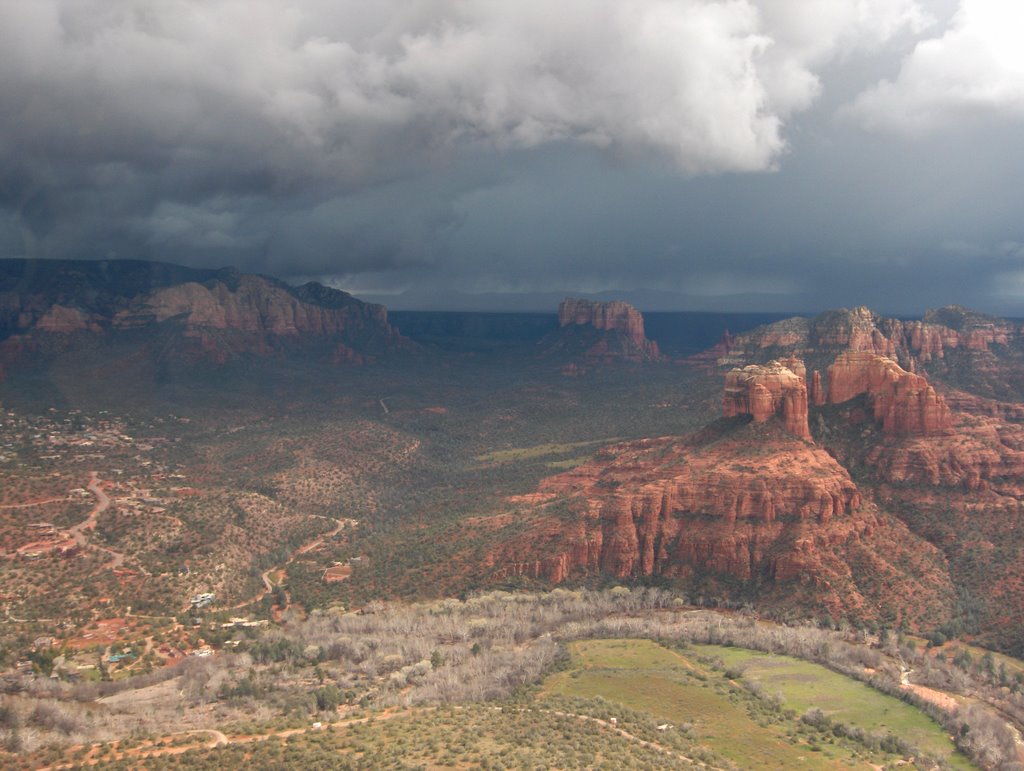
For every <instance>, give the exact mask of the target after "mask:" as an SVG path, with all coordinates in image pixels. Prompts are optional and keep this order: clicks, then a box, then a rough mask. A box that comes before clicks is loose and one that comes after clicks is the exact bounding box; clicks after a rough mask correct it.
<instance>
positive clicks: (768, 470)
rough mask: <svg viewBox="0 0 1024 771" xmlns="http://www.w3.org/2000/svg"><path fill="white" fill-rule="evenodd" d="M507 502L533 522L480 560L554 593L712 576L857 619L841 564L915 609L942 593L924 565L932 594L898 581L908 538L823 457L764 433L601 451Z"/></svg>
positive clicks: (931, 552)
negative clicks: (761, 585) (614, 579)
mask: <svg viewBox="0 0 1024 771" xmlns="http://www.w3.org/2000/svg"><path fill="white" fill-rule="evenodd" d="M517 503H520V504H524V505H527V506H529V507H531V508H534V510H535V511H536V512H537V516H538V519H536V520H535V522H534V524H533V525H531V527H530V529H529V531H528V532H527V533H526V534H524V535H523V536H521V537H520V538H519V539H518V540H516V541H513V542H511V543H505V544H502V545H500V546H499V547H497V548H496V549H495V550H494V551H493V552H492V553H491V555H490V558H489V563H490V564H491V565H493V566H494V569H495V571H496V573H497V575H498V576H508V575H527V576H532V577H537V578H543V579H546V580H550V581H554V582H560V581H563V580H565V579H567V578H569V577H572V576H579V575H586V574H593V573H604V574H609V575H614V576H618V577H621V578H629V577H639V576H648V575H660V576H665V577H670V578H676V579H683V580H685V579H690V578H694V577H699V576H708V575H723V576H731V577H733V578H735V579H739V580H741V581H763V582H765V585H766V586H768V587H770V586H779V587H780V588H779V592H780V595H779V596H780V597H782V598H784V599H782V600H781V601H782V602H792V595H793V593H792V590H785V589H783V588H781V585H784V584H789V585H790V586H792V585H793V582H797V583H798V584H799V585H801V586H806V587H808V589H807V591H808V592H809V593H810V594H811V595H813V596H814V597H815V598H816V599H815V602H822V603H826V604H830V603H837V604H838V605H839V606H841V607H842V608H846V609H849V608H851V607H856V608H858V609H860V610H861V611H862V612H863V613H864V614H866V615H867V616H870V614H872V613H874V612H876V609H877V607H878V605H877V604H876V600H871V601H867V600H866V599H865V597H864V596H863V595H862V594H861V590H860V589H858V588H857V586H856V585H855V582H854V581H853V579H852V578H851V576H852V575H853V570H854V568H852V567H851V562H856V563H857V564H861V563H862V562H863V561H864V560H865V555H873V556H871V557H870V560H869V562H870V561H873V562H874V564H871V566H870V569H876V568H877V569H879V570H882V572H884V574H885V575H887V576H888V577H889V579H887V580H890V579H891V580H892V581H894V582H896V583H900V584H901V585H903V584H904V582H907V585H906V587H905V588H906V589H909V590H910V591H914V592H917V591H920V592H921V597H922V598H927V599H926V600H923V601H927V602H931V598H932V597H933V596H934V595H935V594H936V593H941V594H943V596H944V595H946V594H950V595H951V594H952V592H950V591H949V587H948V578H943V577H942V576H941V573H940V572H938V571H935V572H936V574H937V577H933V576H932V575H931V572H932V569H933V567H934V566H932V567H928V568H921V570H922V572H927V573H928V579H927V580H928V581H934V583H932V584H929V583H927V582H926V581H923V580H920V581H919V580H918V579H916V578H913V577H912V576H909V575H908V573H913V572H914V571H916V570H918V567H914V568H913V569H912V570H908V568H907V565H908V564H910V563H911V562H912V561H913V560H911V559H907V555H905V554H904V553H903V551H902V549H903V548H905V547H901V546H900V543H904V544H906V543H908V542H909V541H911V540H912V536H911V535H910V534H909V532H908V531H906V529H905V528H903V527H902V526H900V525H899V524H898V523H895V522H893V521H891V520H890V519H889V518H887V517H885V516H884V515H880V514H879V513H878V512H877V511H876V510H875V508H874V507H873V506H872V505H870V504H867V505H865V504H862V501H861V496H860V493H859V491H858V490H857V487H856V486H855V485H854V483H853V481H852V480H851V479H850V476H849V474H848V473H847V472H846V470H845V469H843V468H842V467H841V466H840V465H839V464H838V463H837V462H836V461H835V460H834V459H833V458H832V457H831V456H830V455H829V454H828V453H826V452H825V451H824V450H821V449H818V448H817V447H815V446H814V445H812V444H809V443H807V442H802V441H799V440H797V439H795V438H794V437H792V436H790V435H789V434H787V433H786V432H784V431H781V430H774V429H772V428H771V426H770V424H769V425H768V426H767V427H764V426H753V425H752V426H747V427H743V428H741V429H738V430H735V431H733V432H732V433H730V434H727V435H725V436H720V435H711V434H706V435H703V436H700V435H697V436H693V437H689V438H684V439H681V438H673V437H665V438H661V439H649V440H639V441H635V442H629V443H625V444H621V445H616V446H613V447H609V448H607V449H606V450H605V451H603V452H602V453H600V454H599V455H598V457H597V458H595V460H593V461H591V462H589V463H587V464H584V465H582V466H579V467H577V468H576V469H574V470H573V471H571V472H568V473H565V474H561V475H559V476H556V477H552V478H550V479H547V480H545V481H544V482H543V483H542V484H541V485H540V487H539V489H538V493H537V494H536V495H535V496H530V498H529V500H527V499H526V498H520V499H518V500H517ZM548 512H551V513H550V514H549V513H548ZM523 516H527V515H523ZM915 548H916V549H918V552H919V554H918V557H916V558H915V559H919V560H920V561H921V562H922V563H928V565H931V564H932V563H933V562H935V561H936V559H937V552H936V550H935V549H934V548H932V547H930V546H929V545H927V544H924V546H923V547H920V546H915ZM848 560H850V561H848ZM888 600H891V598H888Z"/></svg>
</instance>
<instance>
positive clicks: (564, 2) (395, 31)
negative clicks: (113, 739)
mask: <svg viewBox="0 0 1024 771" xmlns="http://www.w3.org/2000/svg"><path fill="white" fill-rule="evenodd" d="M1021 40H1024V5H1021V4H1019V3H1015V2H1010V1H1009V0H945V1H944V2H940V1H938V0H935V1H934V2H933V1H932V0H559V1H558V2H551V0H514V2H513V1H510V0H447V1H445V0H373V2H366V1H365V0H292V1H291V2H283V1H282V0H0V256H8V257H22V256H30V257H70V258H92V259H96V258H143V259H157V260H165V261H170V262H178V263H184V264H189V265H203V266H223V265H236V266H238V267H240V268H242V269H244V270H251V271H258V272H262V273H267V274H271V275H275V276H279V277H281V278H283V279H285V280H288V281H300V280H304V279H307V278H316V279H319V280H323V281H326V282H329V283H332V284H333V285H336V286H339V287H341V288H346V289H349V290H350V291H353V292H354V293H355V294H356V295H357V296H363V297H371V298H374V299H379V300H382V301H384V302H385V303H386V304H388V305H389V306H391V307H396V308H402V307H405V308H410V307H443V306H445V305H449V306H452V307H455V306H458V307H479V308H484V309H486V308H498V307H501V308H515V307H523V308H536V307H539V306H544V304H545V303H547V302H549V299H548V298H549V294H546V293H551V295H558V294H568V293H598V292H614V293H616V294H618V295H621V296H623V297H626V298H627V299H635V300H636V301H637V302H638V303H639V304H640V305H641V306H645V307H647V308H649V309H652V310H654V309H675V308H680V309H681V308H689V309H718V310H739V309H743V310H794V311H810V310H820V309H824V308H827V307H835V306H844V305H845V306H850V305H855V304H867V305H870V306H872V307H874V308H876V309H878V310H881V311H885V312H899V313H908V314H909V313H917V312H920V311H922V310H924V309H925V308H928V307H933V306H938V305H944V304H948V303H951V302H959V303H962V304H966V305H972V306H974V307H978V308H980V309H983V310H988V311H992V312H998V313H1005V314H1011V315H1024V195H1022V192H1021V188H1022V186H1024V182H1022V181H1024V45H1021V42H1020V41H1021Z"/></svg>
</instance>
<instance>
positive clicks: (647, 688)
mask: <svg viewBox="0 0 1024 771" xmlns="http://www.w3.org/2000/svg"><path fill="white" fill-rule="evenodd" d="M569 648H570V651H571V653H572V659H571V663H570V666H569V668H568V669H567V670H566V671H564V672H560V673H558V674H555V675H553V676H551V677H550V678H548V680H547V681H546V682H545V684H544V690H543V692H544V694H545V695H546V696H549V697H584V698H590V699H593V698H602V699H606V700H608V701H609V702H612V703H614V704H619V705H622V706H625V707H629V708H631V709H633V710H638V711H640V712H643V713H647V714H649V715H651V716H653V717H655V718H656V719H658V720H664V721H666V722H670V723H671V726H672V728H671V729H665V733H667V732H668V731H669V730H672V731H683V732H685V733H687V734H692V736H693V737H694V738H695V740H696V741H697V742H699V744H700V745H703V746H705V747H707V748H709V749H710V750H711V751H713V752H714V753H715V754H718V755H721V756H723V757H725V758H728V759H729V760H730V761H731V762H733V763H735V764H737V765H738V766H740V767H741V768H750V769H756V768H834V767H837V766H844V767H845V766H853V767H864V766H866V765H868V764H869V763H879V764H882V763H885V762H886V761H887V759H893V757H900V756H904V757H906V756H907V755H908V753H909V754H920V753H918V752H917V750H918V749H920V750H922V751H924V752H925V753H927V754H929V755H931V756H934V757H936V758H942V759H943V760H944V761H945V762H948V763H949V764H950V765H951V766H952V767H954V768H972V766H971V765H970V764H969V763H968V762H967V761H966V759H965V758H963V756H961V755H958V754H955V748H954V746H953V744H952V742H950V741H949V739H948V738H947V737H946V736H945V735H944V734H943V732H942V730H941V729H940V728H939V726H938V725H936V724H935V723H934V722H932V721H931V720H930V719H929V718H928V717H927V716H925V715H924V714H923V713H921V712H920V711H919V710H917V709H915V708H914V707H911V706H909V705H907V704H904V703H902V702H900V701H898V700H897V699H894V698H892V697H889V696H885V695H884V694H881V693H879V692H877V691H874V690H872V689H871V688H869V687H867V686H865V685H863V684H861V683H858V682H856V681H854V680H851V679H849V678H846V677H844V676H842V675H839V674H836V673H835V672H832V671H830V670H828V669H825V668H824V667H821V666H819V665H816V664H810V663H807V662H802V661H799V660H796V659H791V658H789V657H768V656H764V655H762V654H758V653H755V652H753V651H745V650H739V649H728V648H722V647H719V646H696V647H694V648H692V649H687V650H685V651H684V652H682V653H681V652H679V651H676V650H670V649H668V648H666V647H664V646H661V645H659V644H657V643H655V642H653V641H650V640H588V641H581V642H576V643H572V644H571V645H570V646H569ZM721 653H724V654H726V655H727V656H728V657H729V662H730V663H729V664H727V668H726V669H725V670H724V671H723V670H722V669H721V668H719V667H714V666H712V665H711V663H710V661H709V659H708V658H707V656H708V655H709V654H715V655H718V654H721ZM723 660H724V659H723ZM776 661H778V662H781V665H782V667H781V668H780V667H779V666H778V665H776ZM740 665H743V666H746V667H748V668H749V669H748V671H749V673H750V674H749V675H748V674H744V675H743V676H742V677H739V676H738V675H737V671H736V667H737V666H740ZM762 674H763V677H764V682H762V680H760V679H759V676H761V675H762ZM776 686H778V687H776ZM768 693H771V695H770V696H769V695H767V694H768ZM814 709H820V710H822V711H826V712H827V714H828V715H829V716H830V717H831V718H833V719H832V720H825V721H820V720H815V718H814V715H815V713H813V712H809V711H810V710H814ZM840 722H841V723H842V724H843V729H841V730H833V729H834V728H835V726H836V725H837V724H839V723H840ZM858 729H859V730H858Z"/></svg>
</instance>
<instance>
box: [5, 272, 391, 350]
mask: <svg viewBox="0 0 1024 771" xmlns="http://www.w3.org/2000/svg"><path fill="white" fill-rule="evenodd" d="M4 270H6V271H8V272H7V273H6V274H4V273H0V333H3V334H6V339H3V340H2V342H0V349H2V350H0V362H3V363H6V364H7V366H10V365H11V364H12V362H15V361H17V360H18V359H19V357H20V354H21V352H23V351H24V350H27V349H33V350H38V349H57V348H60V347H61V345H62V344H67V345H69V344H70V340H71V339H72V338H73V337H74V336H75V335H79V334H87V335H90V336H101V337H103V336H111V335H115V336H116V335H118V334H119V333H124V332H128V331H132V330H141V329H151V330H154V331H156V330H169V329H173V330H174V334H175V335H177V337H178V339H179V341H180V345H179V346H178V347H177V349H176V350H178V351H179V353H181V354H182V355H185V356H186V357H199V358H203V359H206V360H210V361H214V362H223V361H225V360H227V359H228V358H231V357H233V356H237V355H239V354H255V355H259V356H266V355H268V354H271V353H274V352H276V351H283V350H288V349H290V348H294V347H309V346H311V345H312V346H321V347H324V348H325V349H326V350H328V353H327V354H326V355H327V359H328V360H330V361H334V362H338V363H340V362H354V363H359V362H362V361H365V360H366V358H368V357H372V356H375V355H379V354H381V353H384V352H386V351H388V350H392V349H394V348H398V347H403V346H405V345H407V341H405V340H404V338H402V337H401V335H400V334H399V333H398V332H397V330H395V329H394V328H393V327H392V326H391V325H390V324H389V323H388V318H387V310H386V309H385V308H384V307H383V306H380V305H372V304H368V303H363V302H360V301H359V300H357V299H355V298H354V297H352V296H351V295H348V294H346V293H345V292H341V291H338V290H335V289H331V288H329V287H324V286H322V285H319V284H315V283H311V284H306V285H304V286H301V287H291V286H288V285H287V284H284V283H282V282H280V281H277V280H275V279H270V278H267V277H264V276H256V275H247V274H241V273H238V272H237V271H232V270H222V271H191V270H189V269H186V268H178V267H177V266H166V265H160V264H158V263H154V264H144V265H140V264H139V263H135V262H130V261H126V263H125V264H124V265H121V264H119V263H117V262H108V263H103V264H102V266H98V265H96V264H92V263H75V264H73V265H68V264H65V263H60V262H57V263H54V264H49V263H47V262H46V261H29V262H28V263H26V261H0V271H4ZM19 271H20V273H19ZM3 334H0V338H2V337H3ZM165 348H166V347H165Z"/></svg>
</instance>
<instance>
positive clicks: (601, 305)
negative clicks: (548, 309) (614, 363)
mask: <svg viewBox="0 0 1024 771" xmlns="http://www.w3.org/2000/svg"><path fill="white" fill-rule="evenodd" d="M558 324H559V327H560V329H562V330H572V329H573V328H576V327H582V328H584V329H585V330H594V331H597V332H601V333H604V334H602V335H600V336H598V337H597V338H596V339H593V340H586V341H585V342H584V344H585V346H586V348H585V350H584V351H583V355H584V356H585V357H586V358H590V359H606V360H614V359H625V360H630V361H650V360H656V359H660V358H661V352H660V351H659V350H658V344H657V343H655V342H654V341H653V340H648V339H647V337H646V335H645V332H644V318H643V316H642V315H641V314H640V311H638V310H637V309H636V308H634V307H633V306H632V305H629V304H628V303H624V302H619V301H614V302H596V301H593V300H581V299H576V298H566V299H565V300H563V301H562V303H561V304H560V305H559V306H558ZM558 347H559V341H557V340H555V341H553V342H551V343H550V344H549V348H550V349H557V348H558Z"/></svg>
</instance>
